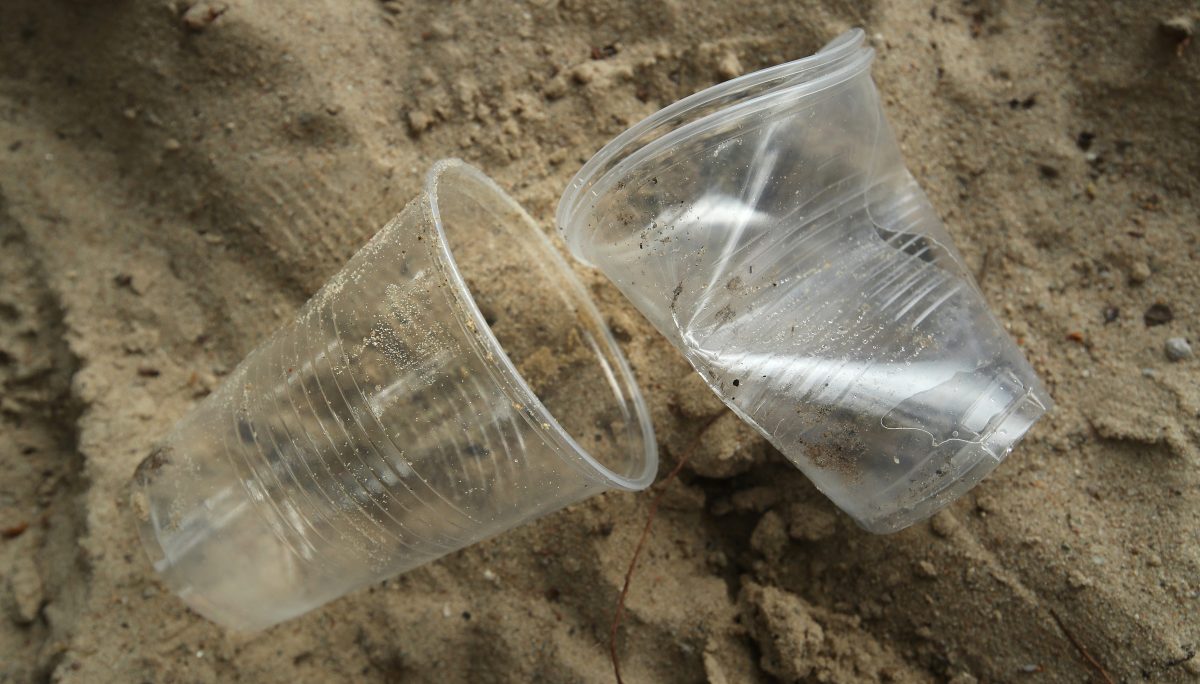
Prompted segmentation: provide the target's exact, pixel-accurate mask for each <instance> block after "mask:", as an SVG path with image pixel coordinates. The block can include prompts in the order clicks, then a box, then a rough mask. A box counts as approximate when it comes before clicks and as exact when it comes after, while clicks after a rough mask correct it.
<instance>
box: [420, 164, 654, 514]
mask: <svg viewBox="0 0 1200 684" xmlns="http://www.w3.org/2000/svg"><path fill="white" fill-rule="evenodd" d="M451 170H453V171H456V172H458V173H462V174H465V175H466V176H468V177H470V178H471V180H473V181H475V182H477V183H479V184H480V185H481V186H482V187H483V188H484V189H486V190H487V191H489V192H490V193H491V194H492V196H493V198H494V199H495V200H496V201H498V202H500V203H501V204H503V205H504V207H505V208H506V209H508V210H510V211H512V212H513V213H514V214H516V215H517V216H518V217H519V219H520V221H521V222H522V223H523V224H524V227H525V228H527V229H528V230H529V232H530V239H533V240H536V241H538V246H539V247H540V248H542V249H543V250H544V252H545V255H546V258H548V259H549V262H550V266H551V267H552V268H553V269H554V270H556V271H558V272H559V273H560V274H561V275H562V277H563V279H564V280H565V282H566V286H567V287H568V288H569V289H570V295H571V296H572V299H574V300H575V302H576V304H577V306H578V307H579V314H580V315H582V316H583V317H585V318H586V319H588V320H590V321H591V322H592V324H593V326H594V327H595V328H596V329H597V330H598V331H599V335H598V338H599V339H598V342H599V343H600V345H601V348H602V349H603V350H604V351H606V352H608V354H609V356H610V357H611V358H612V359H613V360H614V361H615V364H614V365H615V368H614V369H613V370H614V371H615V372H616V373H617V374H618V375H619V377H620V379H621V381H622V384H623V385H624V386H625V387H626V388H627V390H628V394H627V397H626V399H627V402H626V403H627V404H629V405H631V406H632V408H633V412H634V414H635V415H636V416H637V425H638V429H639V430H640V431H641V434H642V442H643V445H644V447H643V453H642V468H641V471H640V472H637V473H636V474H635V475H633V476H628V477H627V476H624V475H621V474H619V473H617V472H615V471H613V470H612V469H611V468H609V467H608V466H606V465H604V464H603V463H602V462H600V460H599V459H597V458H596V457H594V456H592V455H591V454H590V453H588V451H587V450H586V449H584V448H583V447H582V446H581V445H580V444H579V442H578V441H576V440H575V438H574V437H572V436H571V434H570V433H569V432H567V431H566V429H565V428H563V427H562V425H561V424H560V423H559V422H558V419H557V418H555V417H554V414H553V413H551V412H550V409H549V408H547V407H546V405H545V404H543V403H542V401H541V400H540V399H539V398H538V396H537V394H536V393H535V392H534V391H533V389H532V388H531V387H530V386H529V383H528V382H526V380H525V378H524V377H522V376H521V374H520V373H519V372H518V371H517V368H516V366H515V365H514V364H513V362H512V359H510V358H509V356H508V353H507V352H505V351H504V347H503V346H502V345H501V344H500V340H499V339H497V338H496V335H495V333H493V332H492V329H491V327H490V326H489V325H488V324H487V321H486V320H485V318H484V315H483V312H482V311H481V310H480V308H479V305H478V304H477V303H476V301H475V297H474V295H472V294H471V289H470V287H468V285H467V283H466V281H465V280H464V279H463V276H462V273H461V272H460V271H459V269H458V263H457V261H456V260H455V258H454V254H453V250H452V249H451V247H450V242H449V240H448V239H447V237H446V233H445V230H444V228H443V225H442V216H441V210H440V208H439V206H438V190H439V182H440V181H441V178H442V176H443V174H445V173H446V172H447V171H451ZM423 196H424V198H425V203H426V207H427V208H428V210H429V212H430V216H431V218H432V223H433V227H434V230H436V231H437V240H436V242H437V249H438V252H439V255H440V257H441V259H442V262H443V265H444V266H445V267H446V275H447V277H448V280H449V283H450V285H451V287H453V288H454V290H455V291H456V293H457V294H458V295H459V296H458V297H457V299H459V301H460V302H461V303H462V304H463V306H461V307H454V313H455V316H456V317H458V318H459V322H460V323H462V324H463V325H465V326H468V327H470V328H473V329H474V331H475V333H476V334H475V335H474V337H475V338H476V339H477V340H478V341H479V342H481V343H482V345H483V347H484V351H485V352H486V353H489V354H491V355H492V357H493V358H492V359H490V360H489V361H490V363H491V366H492V368H493V369H494V370H496V371H497V372H499V373H500V376H501V380H502V382H500V383H499V384H500V385H501V389H502V390H503V391H504V392H505V394H508V395H509V397H510V399H512V400H513V401H514V402H515V403H518V404H520V405H521V406H524V407H525V408H526V409H528V412H522V413H523V414H524V417H525V420H527V421H531V422H532V421H535V420H536V421H537V422H538V423H540V424H541V426H542V427H545V426H549V429H547V430H544V433H545V434H547V435H548V436H549V438H550V440H551V443H552V444H553V445H554V446H555V447H556V450H557V451H558V452H559V453H560V455H564V456H567V457H569V459H570V460H573V461H575V462H576V464H577V465H579V466H580V467H582V468H584V469H586V470H587V471H589V472H590V473H591V474H593V475H598V476H599V477H600V478H601V479H602V480H604V482H605V483H606V484H607V485H609V486H611V487H613V488H616V489H622V490H626V491H639V490H642V489H645V488H646V487H648V486H649V485H650V483H651V482H653V481H654V477H655V475H657V473H658V442H657V440H656V439H655V435H654V426H653V424H652V422H651V420H650V411H649V409H648V408H647V406H646V402H645V398H644V397H643V396H642V391H641V387H639V385H638V383H637V380H636V378H634V376H633V371H632V369H631V368H630V366H629V361H628V360H627V359H626V358H625V354H624V353H623V352H622V351H621V348H620V347H619V346H618V345H617V341H616V339H614V338H613V335H612V331H611V330H609V328H608V325H607V324H606V323H605V322H604V317H603V316H602V315H601V314H600V311H599V310H598V309H597V308H596V305H595V303H594V302H593V301H592V298H591V297H590V296H588V294H587V291H586V290H585V289H584V288H583V284H582V283H581V282H580V281H579V279H578V278H577V277H576V276H575V273H574V272H573V271H572V270H571V267H570V266H569V265H568V264H567V262H566V260H565V259H563V258H562V256H561V255H560V254H559V253H558V250H556V249H555V248H554V245H553V244H552V243H551V242H550V240H549V238H547V237H546V234H545V233H544V232H543V231H542V230H541V229H540V228H538V226H537V222H536V221H534V220H533V218H532V217H531V216H530V215H529V213H528V212H526V211H525V209H524V207H522V206H521V205H520V204H518V203H517V202H516V200H514V199H513V198H512V197H510V196H509V194H508V193H507V192H505V191H504V189H503V188H501V187H500V186H499V185H497V184H496V182H495V181H493V180H492V179H491V178H489V177H488V176H487V175H486V174H484V173H483V172H482V171H480V170H479V169H477V168H475V167H474V166H472V165H470V164H468V163H466V162H465V161H463V160H461V159H457V158H449V159H442V160H441V161H438V162H436V163H435V164H434V165H433V166H432V167H431V168H430V169H429V171H428V173H427V174H426V176H425V192H424V195H423Z"/></svg>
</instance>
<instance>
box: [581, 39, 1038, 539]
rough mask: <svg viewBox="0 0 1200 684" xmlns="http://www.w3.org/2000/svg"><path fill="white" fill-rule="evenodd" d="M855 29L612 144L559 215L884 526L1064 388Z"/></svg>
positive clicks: (732, 388)
mask: <svg viewBox="0 0 1200 684" xmlns="http://www.w3.org/2000/svg"><path fill="white" fill-rule="evenodd" d="M873 56H874V53H873V51H872V50H871V49H869V48H868V47H866V46H865V45H864V43H863V33H862V31H860V30H854V31H850V32H848V33H846V34H844V35H842V36H841V37H839V38H838V39H836V40H834V41H833V42H832V43H830V44H829V45H827V46H826V47H825V48H824V49H822V50H821V52H819V53H817V54H816V55H814V56H812V57H809V58H806V59H802V60H799V61H796V62H791V63H789V64H783V65H780V66H777V67H773V68H770V69H767V70H765V71H760V72H757V73H753V74H749V75H747V76H743V77H741V78H738V79H735V80H733V81H730V82H728V83H724V84H721V85H718V86H715V87H713V88H710V89H708V90H705V91H703V92H701V93H698V94H696V95H693V96H692V97H689V98H687V99H685V100H682V101H680V102H678V103H676V104H674V105H672V106H670V107H668V108H666V109H664V110H662V111H660V112H658V113H657V114H655V115H653V116H651V117H650V118H648V119H646V120H645V121H642V122H641V123H639V124H637V125H636V126H634V127H633V128H632V129H630V130H628V131H626V132H625V133H624V134H622V135H621V136H619V137H618V138H616V139H615V140H614V141H613V142H612V143H610V144H609V145H607V146H606V147H604V148H603V149H602V150H601V151H600V152H599V153H598V154H597V155H596V156H595V157H594V158H593V159H592V160H591V161H589V162H588V163H587V164H586V165H585V166H584V167H583V169H582V170H581V171H580V172H579V174H578V175H576V177H575V179H574V180H573V181H572V183H571V185H570V187H569V188H568V191H567V193H566V194H565V195H564V196H563V198H562V201H561V202H560V204H559V207H558V225H559V226H560V229H561V230H562V231H563V234H564V237H565V238H566V240H567V243H568V245H569V247H570V249H571V251H572V253H573V254H574V255H575V256H576V257H578V258H580V259H582V260H584V261H586V262H588V263H590V264H593V265H595V266H597V267H599V268H600V269H601V270H602V271H603V272H604V273H605V274H606V275H607V276H608V277H609V278H611V279H612V280H613V282H615V283H616V284H617V286H618V287H619V288H620V289H621V291H622V292H624V294H625V295H626V296H627V297H628V298H629V299H630V300H631V301H632V302H633V303H634V304H635V305H636V306H637V307H638V309H640V310H641V311H642V313H643V314H644V315H645V316H647V317H648V318H649V319H650V321H652V322H653V323H654V325H655V326H656V327H657V328H658V330H659V331H660V332H661V333H662V334H663V335H665V336H666V337H667V338H668V339H670V341H671V342H672V343H673V344H674V345H675V346H676V347H678V348H679V350H680V351H682V352H683V354H684V355H685V356H686V357H687V359H688V360H689V361H690V362H691V364H692V365H693V366H694V367H695V368H696V370H697V371H698V372H699V373H700V374H701V375H702V376H703V377H704V379H705V381H706V382H707V383H708V384H709V386H711V387H712V389H713V390H714V391H715V392H716V393H717V394H718V395H719V396H720V397H721V398H722V399H723V400H724V401H725V403H726V404H727V405H728V406H729V407H730V408H732V409H733V410H734V411H735V412H736V413H737V414H738V415H739V416H741V417H742V418H743V419H744V420H746V421H747V422H749V423H750V424H751V425H753V426H754V427H755V428H757V429H758V431H759V432H761V433H762V434H763V435H764V436H765V437H766V438H767V439H769V440H770V441H771V443H772V444H774V445H775V446H776V447H777V448H778V449H779V450H780V451H781V452H783V454H784V455H786V456H787V457H788V458H789V459H790V460H791V461H792V462H793V463H795V464H796V465H797V466H798V467H799V468H800V469H801V470H802V471H804V473H805V474H806V475H807V476H808V477H809V478H810V479H811V480H812V481H813V482H814V483H815V484H816V485H817V487H819V488H820V489H821V490H822V491H823V492H824V493H825V494H826V495H827V496H829V498H830V499H832V500H833V501H834V503H836V504H837V505H838V506H839V507H840V508H842V509H843V510H844V511H846V512H847V513H849V514H850V515H851V516H852V517H853V518H854V519H855V520H857V521H858V523H859V524H861V525H862V526H863V527H865V528H866V529H868V530H871V531H873V532H881V533H882V532H891V531H894V530H898V529H900V528H903V527H905V526H907V525H910V524H912V523H913V522H915V521H917V520H920V519H922V518H924V517H927V516H929V515H931V514H932V513H934V512H935V511H936V510H938V509H939V508H941V507H942V506H945V505H946V504H947V503H949V502H950V501H952V500H954V499H955V498H957V497H958V496H960V495H961V494H962V493H963V492H965V491H967V490H968V489H969V488H971V487H972V486H974V485H975V484H976V483H977V482H978V481H979V480H980V479H982V478H983V477H984V476H985V475H986V474H987V473H988V472H990V471H991V470H992V469H993V468H994V467H995V466H996V465H997V464H999V463H1000V462H1001V461H1002V460H1003V459H1004V458H1005V456H1006V455H1007V454H1008V453H1009V452H1010V450H1011V449H1012V447H1013V445H1014V444H1016V442H1017V441H1018V440H1019V439H1020V438H1021V437H1022V435H1024V434H1025V432H1026V431H1027V430H1028V429H1029V427H1030V426H1031V425H1032V424H1033V423H1034V421H1036V420H1037V419H1038V417H1040V416H1041V415H1042V414H1043V413H1044V412H1045V411H1046V410H1047V408H1048V407H1049V406H1050V398H1049V396H1048V395H1047V393H1046V391H1045V390H1044V389H1043V387H1042V385H1041V384H1040V382H1039V381H1038V379H1037V377H1036V375H1035V374H1034V372H1033V370H1032V369H1031V368H1030V366H1029V364H1028V363H1027V362H1026V360H1025V358H1024V357H1023V356H1022V354H1021V352H1020V350H1018V349H1017V347H1016V346H1015V345H1014V344H1013V342H1012V341H1011V340H1010V339H1009V337H1008V336H1007V335H1006V334H1005V331H1004V329H1003V328H1002V327H1001V326H1000V325H999V324H998V323H997V321H996V319H995V318H994V317H993V316H992V314H991V313H990V311H989V310H988V307H987V304H986V302H985V301H984V299H983V297H982V295H981V294H980V292H979V290H978V288H977V287H976V285H975V283H974V281H973V279H972V278H971V276H970V274H969V272H968V271H967V269H966V268H964V266H963V262H962V259H961V257H960V256H959V254H958V252H957V251H955V248H954V246H953V244H952V243H951V241H950V238H949V236H948V235H947V234H946V231H945V229H944V228H943V226H942V223H941V221H940V220H939V219H938V216H937V214H936V213H935V211H934V209H933V208H932V206H931V205H930V204H929V201H928V200H927V199H926V197H925V195H924V193H923V192H922V191H921V189H920V187H919V186H918V185H917V183H916V182H915V181H914V179H913V178H912V176H911V175H910V174H909V173H908V171H907V170H906V169H905V167H904V163H903V161H902V160H901V158H900V154H899V151H898V149H897V146H896V143H895V140H894V138H893V136H892V133H891V131H890V130H889V128H888V125H887V122H886V121H885V119H884V115H883V111H882V108H881V106H880V102H879V97H878V94H877V92H876V90H875V86H874V83H873V82H872V81H871V76H870V71H869V68H870V64H871V61H872V58H873Z"/></svg>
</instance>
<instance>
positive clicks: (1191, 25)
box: [1158, 15, 1196, 41]
mask: <svg viewBox="0 0 1200 684" xmlns="http://www.w3.org/2000/svg"><path fill="white" fill-rule="evenodd" d="M1158 26H1159V29H1160V30H1161V31H1162V32H1163V33H1165V34H1167V35H1168V36H1170V37H1171V38H1174V39H1175V40H1177V41H1184V40H1187V39H1188V38H1191V37H1192V36H1193V35H1195V33H1196V22H1194V21H1192V18H1191V17H1189V16H1187V15H1180V16H1177V17H1171V18H1170V19H1164V20H1162V22H1161V23H1159V25H1158Z"/></svg>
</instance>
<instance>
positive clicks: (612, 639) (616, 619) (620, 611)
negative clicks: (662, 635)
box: [608, 409, 727, 684]
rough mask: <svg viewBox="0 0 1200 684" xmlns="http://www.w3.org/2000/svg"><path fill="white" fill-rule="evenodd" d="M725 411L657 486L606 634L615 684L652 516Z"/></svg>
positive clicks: (620, 683) (619, 682)
mask: <svg viewBox="0 0 1200 684" xmlns="http://www.w3.org/2000/svg"><path fill="white" fill-rule="evenodd" d="M726 410H727V409H722V410H721V411H719V412H717V413H716V414H715V415H713V417H711V418H709V419H708V420H707V421H705V423H704V427H702V428H700V431H699V432H697V433H696V436H695V437H693V438H692V441H691V443H690V444H688V447H687V449H685V450H684V452H683V455H682V456H680V457H679V462H678V463H676V464H675V467H674V468H672V469H671V472H670V473H668V474H667V476H666V477H665V478H663V481H662V484H661V485H659V488H658V494H656V495H655V496H654V500H653V501H651V502H650V512H649V513H647V514H646V526H645V527H643V528H642V536H641V538H640V539H638V543H637V546H636V547H635V548H634V549H633V558H630V559H629V568H628V569H627V570H626V571H625V586H623V587H621V597H620V598H618V599H617V610H616V612H615V613H613V622H612V629H611V630H610V631H609V634H608V652H609V655H611V656H612V664H613V674H615V675H616V676H617V684H625V683H624V680H623V679H621V660H620V658H618V657H617V631H618V630H619V629H620V627H621V618H622V617H623V616H624V615H625V597H626V595H628V594H629V585H630V583H631V582H632V581H633V571H634V570H635V569H636V568H637V561H638V556H640V555H641V553H642V547H643V546H645V544H646V538H647V537H649V536H650V526H651V525H653V524H654V514H655V513H657V512H658V504H659V503H660V502H661V501H662V498H663V495H665V494H666V493H667V488H668V487H670V486H671V482H672V481H673V480H674V479H675V477H676V476H677V475H679V471H681V470H683V466H684V464H686V463H687V462H688V459H689V458H691V457H692V453H693V452H695V451H696V447H698V446H700V438H702V437H704V433H706V432H708V429H709V428H711V427H712V426H713V424H715V423H716V422H717V420H718V419H719V418H720V417H721V416H723V415H725V412H726Z"/></svg>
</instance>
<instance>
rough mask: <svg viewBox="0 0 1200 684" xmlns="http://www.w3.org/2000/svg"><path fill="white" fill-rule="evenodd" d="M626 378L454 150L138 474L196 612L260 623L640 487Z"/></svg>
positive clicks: (527, 230) (585, 315)
mask: <svg viewBox="0 0 1200 684" xmlns="http://www.w3.org/2000/svg"><path fill="white" fill-rule="evenodd" d="M657 462H658V457H657V451H656V447H655V440H654V434H653V430H652V428H651V426H650V421H649V417H648V413H647V411H646V407H645V405H644V403H643V401H642V397H641V394H640V393H639V390H638V387H637V385H636V384H635V382H634V379H633V377H632V375H631V373H630V370H629V367H628V365H627V363H626V361H625V359H624V357H623V356H622V355H621V353H620V351H619V350H618V348H617V346H616V344H615V343H614V341H613V339H612V337H611V335H610V333H609V331H608V329H607V328H606V327H605V325H604V323H603V321H602V319H601V317H600V314H599V313H598V312H597V311H596V309H595V307H594V306H593V304H592V303H591V302H590V300H589V299H588V297H587V295H586V293H585V291H584V290H583V288H582V286H581V285H580V283H579V282H578V281H577V280H576V279H575V277H574V276H573V275H572V273H571V271H570V268H569V267H568V266H567V264H566V263H565V262H564V261H563V259H562V257H560V256H559V255H558V253H557V252H556V251H555V248H554V247H553V246H552V245H551V244H550V242H549V240H548V239H547V238H546V236H545V235H544V234H543V233H542V232H541V230H539V229H538V227H537V226H536V225H535V224H534V223H533V222H532V220H531V219H530V218H529V216H528V215H527V214H525V212H524V211H522V210H521V208H520V207H519V206H518V205H517V204H516V203H514V202H513V201H512V200H511V199H509V198H508V197H507V196H506V195H505V194H504V192H503V191H502V190H500V188H498V187H497V186H496V185H495V184H494V183H492V182H491V181H490V180H488V179H487V178H486V177H485V176H484V175H482V174H481V173H480V172H478V171H476V170H475V169H473V168H471V167H470V166H467V165H465V164H463V163H462V162H459V161H455V160H447V161H443V162H439V163H438V164H436V165H435V166H434V167H433V169H432V170H431V171H430V172H429V175H428V179H427V183H426V186H425V190H424V192H423V194H422V195H421V197H419V198H418V199H417V200H416V201H414V202H413V203H411V204H410V205H409V206H408V207H406V208H405V209H404V211H403V212H402V213H401V214H400V215H399V216H397V217H396V218H395V219H393V220H392V221H391V222H390V223H388V224H387V225H386V226H385V227H384V228H383V229H382V230H380V231H379V233H378V234H377V235H376V236H375V237H374V238H373V239H372V240H371V241H370V242H369V243H368V244H367V245H366V246H364V247H363V248H362V250H360V251H359V252H358V254H356V255H355V256H354V257H353V258H352V259H351V260H350V262H349V263H348V264H347V265H346V267H345V268H344V269H343V270H342V271H341V272H339V273H338V274H337V275H335V276H334V277H333V278H332V279H331V280H330V281H329V282H328V283H327V284H326V285H325V287H324V288H322V289H321V291H320V292H318V293H317V294H316V295H315V296H314V297H313V298H312V299H311V300H310V301H309V302H308V303H307V304H306V305H305V307H304V308H303V310H302V311H301V312H300V313H299V315H298V316H297V318H296V319H295V321H294V322H292V323H291V324H289V325H287V326H286V327H284V328H283V329H281V330H279V331H278V332H276V333H275V334H274V335H273V336H272V337H271V338H270V339H268V340H267V341H266V342H265V343H264V344H263V345H262V346H260V347H258V348H257V349H255V350H254V351H253V352H252V353H251V354H250V355H249V356H247V357H246V359H245V360H244V361H243V362H242V363H241V365H239V366H238V367H237V369H236V370H234V371H233V372H232V373H231V374H230V376H229V377H228V378H227V379H226V380H225V382H224V384H223V385H222V386H221V387H220V389H219V390H218V391H217V392H215V393H214V394H213V395H211V396H209V397H207V398H206V399H205V400H204V401H203V402H202V403H201V404H200V405H198V406H197V407H195V408H194V409H193V410H192V411H191V412H190V413H189V414H188V415H187V416H186V417H185V418H184V419H183V420H181V421H180V422H179V424H178V425H177V426H176V427H175V428H174V431H173V432H172V433H171V434H170V435H169V436H168V437H167V439H166V440H165V441H164V442H163V443H162V444H161V446H159V447H158V448H157V449H156V450H155V451H154V452H153V453H152V454H151V455H150V456H149V457H148V458H147V459H146V460H145V461H144V462H143V463H142V464H141V466H139V468H138V471H137V473H136V475H135V477H134V482H133V495H132V496H133V499H132V503H133V507H134V511H135V514H136V516H137V519H138V525H139V528H140V533H141V537H142V541H143V543H144V545H145V547H146V549H147V551H148V552H149V554H150V556H151V559H152V561H153V563H154V567H155V569H157V570H158V571H159V573H161V576H162V578H163V579H164V580H165V581H166V583H167V584H168V585H169V586H170V587H171V589H172V590H174V591H175V592H177V593H178V594H179V595H180V596H181V597H182V598H183V599H184V600H185V601H187V602H188V603H189V604H190V605H191V606H192V607H193V608H195V609H196V610H197V611H198V612H200V613H201V614H203V615H205V616H207V617H208V618H210V619H212V620H214V621H216V622H218V623H221V624H223V625H226V626H228V627H233V628H236V629H242V630H253V629H259V628H263V627H267V626H269V625H272V624H275V623H277V622H280V621H282V620H285V619H287V618H290V617H293V616H296V615H299V614H301V613H304V612H306V611H308V610H310V609H312V608H314V607H316V606H319V605H321V604H322V603H325V602H326V601H329V600H331V599H333V598H336V597H338V596H340V595H342V594H344V593H346V592H348V591H351V590H353V589H355V588H357V587H361V586H363V585H367V584H370V583H373V582H376V581H379V580H382V579H384V578H387V577H389V576H392V575H395V574H397V573H400V572H403V571H405V570H408V569H410V568H413V567H416V566H418V565H421V564H423V563H426V562H429V561H431V560H433V559H435V558H438V557H439V556H442V555H443V554H446V553H448V552H450V551H454V550H456V549H459V548H462V547H463V546H466V545H467V544H470V543H472V542H476V541H479V540H481V539H484V538H485V537H489V536H491V535H494V534H496V533H498V532H501V531H503V530H505V529H507V528H510V527H512V526H514V525H516V524H518V523H521V522H524V521H528V520H530V519H532V518H535V517H537V516H540V515H543V514H546V513H549V512H552V511H555V510H557V509H560V508H562V507H563V506H566V505H568V504H571V503H573V502H577V501H579V500H581V499H583V498H585V497H587V496H590V495H593V494H597V493H599V492H602V491H605V490H607V489H625V490H636V489H641V488H644V487H646V486H647V485H648V484H649V483H650V481H651V480H652V478H653V477H654V474H655V471H656V469H657Z"/></svg>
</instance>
